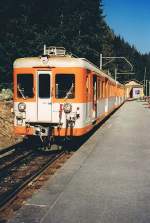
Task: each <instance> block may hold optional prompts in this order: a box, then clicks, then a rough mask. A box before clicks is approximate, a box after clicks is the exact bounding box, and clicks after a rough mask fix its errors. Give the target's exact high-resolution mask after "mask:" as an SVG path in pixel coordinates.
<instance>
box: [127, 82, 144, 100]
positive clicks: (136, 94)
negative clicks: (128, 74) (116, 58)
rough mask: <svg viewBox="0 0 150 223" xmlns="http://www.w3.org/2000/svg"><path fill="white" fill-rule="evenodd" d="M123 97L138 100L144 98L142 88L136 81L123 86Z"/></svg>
mask: <svg viewBox="0 0 150 223" xmlns="http://www.w3.org/2000/svg"><path fill="white" fill-rule="evenodd" d="M125 96H126V98H133V99H136V98H140V97H143V96H144V87H143V85H142V84H141V83H140V82H139V81H137V80H130V81H128V82H126V84H125Z"/></svg>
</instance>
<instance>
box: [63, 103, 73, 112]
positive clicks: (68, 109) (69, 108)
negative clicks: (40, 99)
mask: <svg viewBox="0 0 150 223" xmlns="http://www.w3.org/2000/svg"><path fill="white" fill-rule="evenodd" d="M71 111H72V105H71V104H70V103H66V104H64V112H65V113H66V114H68V113H70V112H71Z"/></svg>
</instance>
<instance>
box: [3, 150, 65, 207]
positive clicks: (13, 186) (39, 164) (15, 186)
mask: <svg viewBox="0 0 150 223" xmlns="http://www.w3.org/2000/svg"><path fill="white" fill-rule="evenodd" d="M14 155H15V156H14ZM63 155H64V151H54V152H51V153H44V154H43V153H41V152H35V151H33V150H32V151H31V150H28V151H25V150H24V151H23V152H22V153H21V152H20V151H17V152H16V153H15V152H14V153H12V154H10V155H8V156H4V159H2V158H0V198H1V199H0V211H1V210H3V209H4V208H5V207H6V206H7V205H8V204H9V203H10V202H12V201H13V200H14V199H15V197H16V196H17V194H18V193H19V192H20V191H21V190H22V189H24V188H25V186H27V185H28V184H29V183H30V182H32V181H33V180H34V179H35V178H36V177H37V176H39V175H40V174H42V172H43V171H44V170H45V169H46V168H47V167H49V166H50V165H51V164H52V163H53V162H54V161H56V160H57V159H58V158H60V157H61V156H63Z"/></svg>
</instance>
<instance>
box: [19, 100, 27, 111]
mask: <svg viewBox="0 0 150 223" xmlns="http://www.w3.org/2000/svg"><path fill="white" fill-rule="evenodd" d="M25 109H26V104H25V103H23V102H21V103H19V104H18V110H19V111H20V112H24V111H25Z"/></svg>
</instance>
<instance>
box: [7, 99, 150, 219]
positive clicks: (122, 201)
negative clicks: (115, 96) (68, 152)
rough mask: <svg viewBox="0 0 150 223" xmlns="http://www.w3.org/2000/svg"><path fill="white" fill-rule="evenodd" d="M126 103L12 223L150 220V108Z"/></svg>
mask: <svg viewBox="0 0 150 223" xmlns="http://www.w3.org/2000/svg"><path fill="white" fill-rule="evenodd" d="M144 104H145V102H140V101H130V102H126V103H125V104H124V105H123V106H122V107H121V108H120V109H119V110H117V111H116V112H115V113H114V114H113V115H112V116H111V117H110V118H109V119H108V120H107V121H106V122H105V123H104V124H103V125H102V126H101V127H100V128H99V129H98V130H97V131H96V132H95V133H94V134H93V135H92V136H91V137H90V138H89V139H88V140H87V141H86V142H85V143H84V144H83V145H82V146H81V148H80V149H79V150H78V151H77V152H76V153H75V154H74V155H73V156H72V157H71V158H70V159H69V160H68V161H67V162H66V163H65V164H64V165H63V166H62V168H60V169H59V170H58V171H57V172H56V173H55V175H53V177H51V178H50V179H49V180H48V181H47V182H46V183H45V185H44V186H43V187H42V188H41V189H40V190H39V191H38V192H36V193H35V194H33V196H32V198H30V199H28V200H27V201H26V202H25V204H24V205H23V207H22V208H21V209H20V210H19V211H18V212H17V213H16V215H15V216H14V218H13V219H11V220H10V221H9V223H21V222H24V223H29V222H32V223H34V222H41V223H56V222H57V223H60V222H61V223H78V222H80V223H91V222H93V223H97V222H98V223H100V222H102V223H104V222H105V223H120V222H126V223H139V222H150V213H149V210H150V186H149V185H150V140H149V138H150V137H149V136H150V131H149V130H150V110H149V108H146V106H145V105H144Z"/></svg>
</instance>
